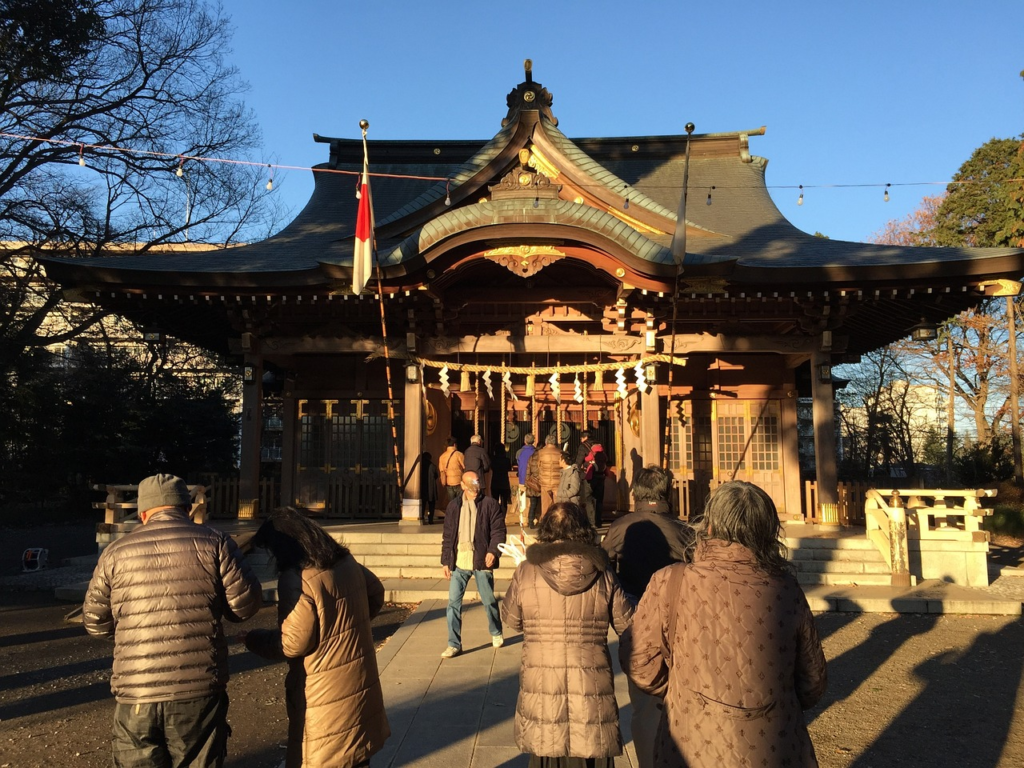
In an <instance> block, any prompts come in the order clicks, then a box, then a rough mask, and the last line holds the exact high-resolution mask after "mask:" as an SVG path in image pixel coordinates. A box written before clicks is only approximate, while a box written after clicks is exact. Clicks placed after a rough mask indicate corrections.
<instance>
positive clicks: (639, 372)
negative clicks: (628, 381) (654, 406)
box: [633, 363, 647, 394]
mask: <svg viewBox="0 0 1024 768" xmlns="http://www.w3.org/2000/svg"><path fill="white" fill-rule="evenodd" d="M633 372H634V373H635V374H636V388H637V389H639V390H640V391H641V392H643V393H644V394H646V393H647V377H646V376H644V366H643V363H637V364H636V368H634V369H633Z"/></svg>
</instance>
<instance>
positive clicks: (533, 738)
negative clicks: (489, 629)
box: [501, 502, 633, 768]
mask: <svg viewBox="0 0 1024 768" xmlns="http://www.w3.org/2000/svg"><path fill="white" fill-rule="evenodd" d="M593 541H594V529H593V527H592V526H591V525H590V522H589V521H588V520H587V515H586V512H584V511H583V510H582V509H580V507H579V506H577V505H576V504H571V503H563V502H560V503H557V504H553V505H552V506H551V508H550V509H549V510H548V513H547V514H546V515H545V516H544V519H543V520H541V523H540V529H539V530H538V532H537V543H536V544H533V545H532V546H530V547H528V548H527V550H526V562H524V563H521V564H520V565H519V567H518V568H516V572H515V575H514V576H513V577H512V583H511V585H510V586H509V588H508V591H507V592H506V593H505V598H504V600H503V601H502V603H501V619H502V623H503V625H504V626H507V627H511V628H513V629H515V630H520V631H522V633H523V659H522V667H521V669H520V673H519V699H518V702H517V704H516V717H515V739H516V744H517V745H518V746H519V748H520V749H521V750H522V751H523V752H526V753H529V755H530V768H577V767H579V768H612V766H614V764H615V755H619V754H622V736H621V735H620V733H619V710H618V706H617V704H616V702H615V687H614V683H613V680H612V663H611V656H610V655H609V653H608V627H609V625H611V626H612V627H614V629H615V631H616V633H618V634H621V633H622V632H623V631H625V629H626V627H628V626H629V621H630V618H631V616H632V614H633V608H632V606H631V605H630V604H629V601H627V600H626V596H625V594H624V593H623V591H622V589H621V588H620V587H619V583H618V581H617V580H616V578H615V574H614V573H613V572H612V571H611V570H609V567H608V566H609V561H608V556H607V555H606V554H605V552H604V550H602V549H601V548H600V547H597V546H595V545H594V543H593Z"/></svg>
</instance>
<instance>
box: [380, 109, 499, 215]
mask: <svg viewBox="0 0 1024 768" xmlns="http://www.w3.org/2000/svg"><path fill="white" fill-rule="evenodd" d="M516 127H517V126H516V124H515V123H510V124H509V125H507V126H505V127H504V128H502V129H501V130H500V131H498V133H496V134H495V135H494V138H493V139H491V140H490V141H489V142H487V143H486V144H485V145H484V146H483V147H482V148H481V149H480V151H479V152H477V153H476V154H475V155H473V157H471V158H470V159H469V160H468V161H466V162H465V163H463V164H462V165H461V166H459V167H458V168H456V169H455V170H454V171H453V172H452V173H451V182H450V186H449V183H447V182H443V181H439V182H436V183H435V184H434V186H432V187H431V188H430V189H428V190H427V191H426V192H424V193H423V194H421V195H420V196H419V197H417V198H416V199H414V200H411V201H410V202H409V203H408V204H406V205H404V206H403V207H401V208H399V209H398V210H397V211H395V212H394V213H392V214H390V215H389V216H387V217H386V218H384V219H382V220H380V221H378V222H377V226H378V227H380V226H384V225H385V224H392V223H394V222H396V221H401V220H402V219H403V218H405V217H406V216H408V215H409V214H411V213H414V212H416V211H418V210H420V209H421V208H423V207H425V206H427V205H429V204H430V203H433V202H436V201H438V200H443V199H444V197H445V195H446V194H447V193H448V192H449V189H450V187H459V186H460V185H462V184H464V183H465V182H467V181H468V180H469V179H471V178H473V176H475V175H476V174H477V173H479V172H480V171H482V170H483V169H484V168H486V167H487V164H488V163H490V162H491V161H492V160H494V158H496V157H497V156H498V155H499V154H501V152H502V150H504V149H505V147H507V146H508V142H509V139H510V138H512V135H513V134H514V133H515V130H516Z"/></svg>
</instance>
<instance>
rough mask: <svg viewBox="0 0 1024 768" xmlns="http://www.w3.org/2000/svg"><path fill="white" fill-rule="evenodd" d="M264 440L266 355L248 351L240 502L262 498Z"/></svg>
mask: <svg viewBox="0 0 1024 768" xmlns="http://www.w3.org/2000/svg"><path fill="white" fill-rule="evenodd" d="M262 440H263V357H262V355H259V354H257V353H255V352H246V353H245V360H244V363H243V366H242V445H241V451H240V455H239V464H238V499H239V501H248V500H251V499H258V498H259V495H260V448H261V443H262ZM261 511H263V510H261Z"/></svg>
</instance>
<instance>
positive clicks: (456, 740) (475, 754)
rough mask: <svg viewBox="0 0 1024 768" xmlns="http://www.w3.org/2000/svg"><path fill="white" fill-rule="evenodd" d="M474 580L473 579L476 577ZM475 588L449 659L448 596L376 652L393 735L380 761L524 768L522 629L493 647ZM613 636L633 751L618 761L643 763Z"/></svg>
mask: <svg viewBox="0 0 1024 768" xmlns="http://www.w3.org/2000/svg"><path fill="white" fill-rule="evenodd" d="M471 584H472V582H471ZM470 596H474V597H475V593H474V591H473V587H472V586H471V587H470V589H469V590H468V591H467V593H466V597H467V602H466V603H464V605H463V613H462V641H463V646H462V647H463V653H462V655H461V656H457V657H456V658H454V659H442V658H441V651H443V650H444V649H445V647H447V645H448V629H447V626H446V624H445V606H446V605H447V602H446V601H444V600H426V601H424V602H422V603H420V605H419V607H418V608H417V609H416V610H415V611H414V612H413V614H412V615H411V616H410V617H409V619H408V620H406V622H405V623H404V624H403V625H402V626H401V628H400V629H399V630H398V631H397V632H396V633H395V634H394V635H393V636H392V637H391V638H390V639H389V640H388V642H387V643H386V644H385V645H384V647H383V648H381V650H380V651H379V652H378V654H377V664H378V666H379V668H380V673H381V683H382V684H383V687H384V701H385V705H386V706H387V712H388V720H389V721H390V722H391V738H390V739H388V742H387V744H386V745H385V747H384V749H383V750H382V751H381V752H380V753H379V754H378V755H376V756H374V758H373V760H372V763H373V766H374V768H378V766H380V767H381V768H387V767H388V766H404V767H408V768H464V767H465V768H498V767H499V766H501V768H525V766H526V764H527V758H526V756H525V755H523V754H521V753H520V751H519V748H518V747H516V743H515V739H514V737H513V718H514V717H515V711H516V696H517V695H518V693H519V661H520V656H521V654H522V647H523V646H522V635H518V634H516V635H510V634H506V636H505V645H504V646H503V647H502V648H493V647H492V646H491V636H490V635H489V634H488V632H487V618H486V616H485V615H484V610H483V606H482V605H481V604H480V602H479V600H472V601H470V600H469V599H468V598H470ZM612 638H614V635H612V636H611V638H610V639H609V645H610V650H611V655H612V661H613V664H614V665H615V691H616V694H617V696H618V699H619V720H620V727H621V728H622V737H623V739H624V740H625V741H626V742H627V744H626V752H625V753H624V754H623V755H622V756H621V757H619V758H618V759H617V760H616V761H615V765H616V768H626V767H627V766H630V767H632V766H636V755H635V753H634V752H633V745H632V743H630V742H629V739H630V727H629V717H630V707H629V694H628V693H627V690H626V678H625V676H624V675H623V674H622V673H621V671H620V670H619V665H618V659H617V656H618V643H617V641H615V640H613V639H612Z"/></svg>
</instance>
